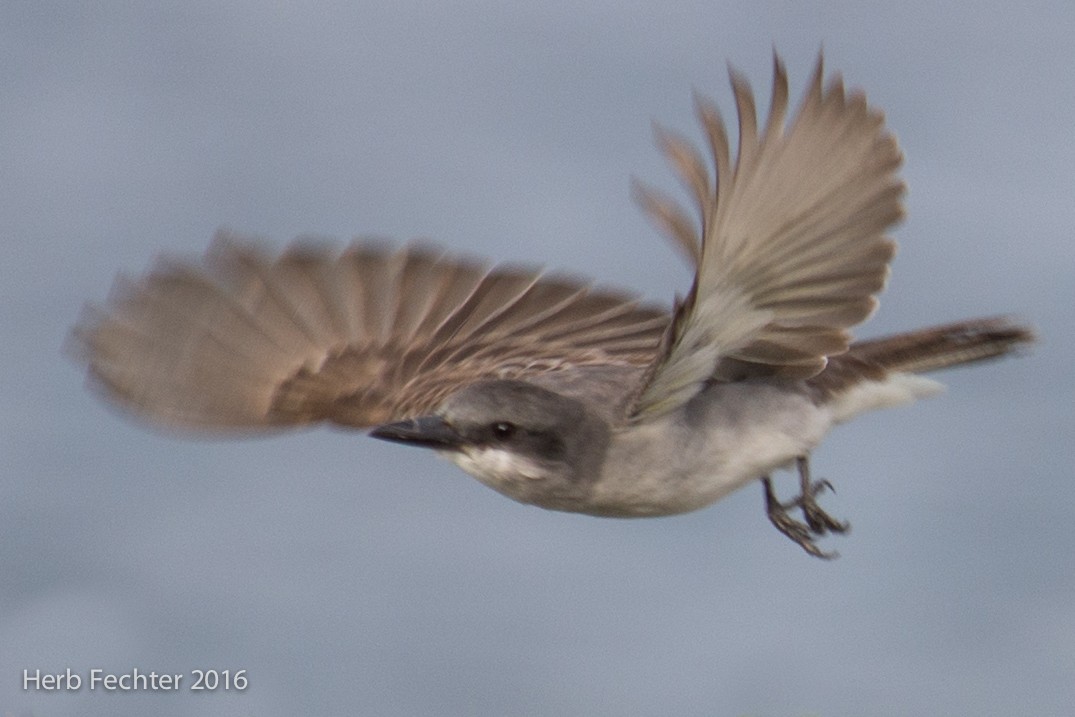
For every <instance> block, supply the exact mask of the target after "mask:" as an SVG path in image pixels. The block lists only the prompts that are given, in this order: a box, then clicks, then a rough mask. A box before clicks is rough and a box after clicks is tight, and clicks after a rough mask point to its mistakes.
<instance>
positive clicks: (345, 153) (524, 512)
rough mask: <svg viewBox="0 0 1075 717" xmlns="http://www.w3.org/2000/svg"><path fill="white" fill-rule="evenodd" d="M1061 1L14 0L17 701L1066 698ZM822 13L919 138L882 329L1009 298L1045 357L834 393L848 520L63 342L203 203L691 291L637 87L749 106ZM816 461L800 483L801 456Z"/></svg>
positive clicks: (208, 707)
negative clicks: (56, 681) (592, 495)
mask: <svg viewBox="0 0 1075 717" xmlns="http://www.w3.org/2000/svg"><path fill="white" fill-rule="evenodd" d="M1073 31H1075V7H1073V6H1072V5H1071V3H1069V2H1061V1H1059V0H1058V1H1057V2H1027V3H1018V4H1012V3H1002V2H975V3H970V2H952V3H943V4H937V3H926V2H905V3H892V2H810V1H804V2H778V1H776V0H760V1H758V2H753V3H741V2H713V1H710V2H689V1H685V0H663V1H662V2H651V3H643V2H608V1H604V2H581V3H580V2H560V1H558V0H553V1H551V2H542V3H531V4H520V5H512V6H510V7H509V6H508V5H507V4H502V3H494V2H459V3H436V2H409V1H407V0H402V1H400V2H394V3H383V4H382V3H373V4H371V3H364V2H358V3H339V2H309V3H303V4H301V5H299V4H294V5H292V4H283V3H258V2H234V3H218V2H207V1H202V0H193V1H191V2H187V3H183V4H175V5H169V6H162V5H158V4H156V3H146V4H141V3H138V4H135V3H103V4H99V5H98V4H88V3H86V4H83V3H65V2H56V3H54V2H35V3H5V4H4V5H3V7H2V9H0V67H2V68H3V71H2V72H0V187H2V191H0V240H2V241H3V247H4V259H3V261H2V262H0V287H2V292H3V310H2V311H0V332H2V334H0V336H2V340H0V715H3V716H4V717H8V716H14V717H23V716H27V715H34V716H43V717H59V716H62V715H80V716H86V715H91V716H92V715H146V714H154V715H163V716H170V715H191V716H193V715H214V716H217V715H253V714H257V715H261V716H263V717H273V716H276V715H280V716H284V715H287V716H290V715H307V714H309V715H336V714H339V715H344V714H347V715H353V714H369V715H374V714H375V715H385V716H390V715H409V716H410V715H431V716H432V715H464V714H465V715H657V714H661V715H792V716H798V715H824V716H825V717H839V716H845V715H846V716H852V715H866V714H868V715H911V714H975V715H980V716H981V715H998V716H999V715H1011V714H1033V715H1036V716H1039V717H1040V716H1043V715H1062V714H1070V709H1071V705H1073V704H1075V680H1073V679H1072V677H1073V675H1075V532H1073V531H1072V527H1071V526H1072V522H1071V519H1072V511H1073V509H1075V477H1073V475H1072V466H1073V465H1075V417H1073V408H1072V406H1073V399H1075V395H1073V394H1075V380H1073V376H1072V358H1071V357H1072V356H1073V355H1075V345H1073V339H1072V332H1071V329H1070V324H1071V317H1072V306H1073V300H1075V248H1073V247H1075V242H1073V241H1072V228H1073V227H1075V201H1073V197H1075V173H1073V170H1072V168H1073V167H1075V141H1073V139H1072V137H1073V135H1072V119H1071V118H1072V117H1073V116H1075V45H1073V43H1072V40H1071V38H1072V33H1073ZM774 47H775V48H777V49H778V50H779V51H780V53H781V54H782V55H783V57H784V58H785V60H786V62H787V66H788V71H789V74H790V76H791V87H792V94H793V96H795V97H798V96H800V95H801V92H802V89H803V86H804V84H805V82H806V80H807V78H808V76H809V73H810V71H811V69H812V66H813V64H814V61H815V59H816V56H817V54H818V51H819V49H820V48H822V47H823V48H824V52H825V60H826V64H827V66H828V67H829V68H830V70H833V71H835V70H839V71H841V72H842V73H843V75H844V76H845V78H846V79H847V81H848V83H849V84H850V85H852V86H856V87H862V88H864V89H865V90H866V91H867V94H868V97H869V99H870V101H871V103H873V104H874V105H876V106H879V107H882V108H884V109H885V111H886V113H887V118H888V121H889V124H890V126H891V128H892V130H893V131H894V132H895V133H896V134H897V135H898V137H899V139H900V142H901V146H902V147H903V149H904V152H905V153H906V156H907V160H906V168H905V172H904V176H905V178H906V180H907V182H908V184H909V188H910V191H909V195H908V198H907V205H908V210H909V215H908V219H907V221H906V222H905V223H904V224H903V225H902V226H901V227H900V228H899V229H898V231H897V232H896V235H895V236H896V238H897V239H898V240H899V242H900V246H901V250H900V254H899V256H898V257H897V259H896V262H895V265H894V270H893V277H892V281H891V283H890V284H889V288H888V290H887V292H886V293H885V295H884V296H883V297H882V307H881V310H880V312H879V313H878V314H877V316H876V317H875V318H874V319H873V320H872V321H871V322H870V323H869V324H867V325H866V326H864V327H863V328H862V330H861V331H860V335H861V336H874V335H879V334H882V333H886V332H893V331H900V330H905V329H910V328H915V327H919V326H923V325H927V324H930V323H935V322H943V321H949V320H955V319H960V318H966V317H973V316H979V315H990V314H995V313H1007V312H1011V313H1014V314H1016V315H1018V316H1021V317H1023V318H1025V319H1028V320H1029V321H1031V322H1032V323H1033V324H1035V325H1036V326H1037V328H1038V330H1039V332H1040V334H1041V337H1042V340H1041V342H1040V344H1039V345H1038V346H1037V347H1036V348H1035V349H1034V350H1033V352H1032V353H1031V354H1030V355H1028V356H1027V357H1025V358H1021V359H1017V360H1010V361H1005V362H1002V363H998V364H992V365H988V366H982V367H977V368H971V369H967V370H958V371H953V372H949V373H947V374H945V375H943V376H942V377H941V378H942V380H944V381H945V382H946V383H947V384H948V385H949V391H948V392H947V394H945V395H943V396H941V397H939V398H937V399H934V400H931V401H928V402H924V403H922V404H919V405H917V406H915V407H912V408H907V409H899V410H895V411H889V412H885V413H879V414H874V415H873V416H869V417H865V418H863V419H862V420H860V421H858V422H856V423H855V424H853V425H850V426H846V427H843V428H841V429H838V430H837V431H836V432H835V433H834V434H833V435H832V436H831V437H830V438H829V440H828V441H827V443H826V444H825V445H824V447H823V448H822V449H821V450H819V451H818V452H817V453H816V454H815V456H814V463H813V466H814V471H815V474H816V475H818V476H822V477H827V478H829V479H831V480H832V481H833V483H834V484H835V485H836V488H837V490H838V493H837V494H836V495H834V496H833V495H827V496H826V497H825V500H824V505H825V506H826V507H827V508H828V509H829V510H830V511H831V512H832V514H833V515H835V516H837V517H846V518H848V519H850V520H851V522H852V524H853V532H852V533H851V534H850V535H849V536H848V537H846V538H837V539H832V540H827V541H825V543H824V547H825V548H827V549H836V550H839V552H840V553H841V555H842V557H841V558H840V559H838V560H836V561H833V562H830V563H824V562H821V561H818V560H815V559H813V558H810V557H808V556H807V555H805V554H804V553H803V552H802V551H801V550H800V549H799V548H797V547H796V546H794V545H793V544H791V543H790V542H789V541H788V540H787V539H786V538H784V537H783V536H781V535H780V534H778V533H777V532H776V531H775V530H774V529H773V528H772V527H771V526H770V525H769V523H768V522H767V520H766V519H765V516H764V511H763V507H762V491H761V488H760V487H758V488H756V489H755V488H754V487H748V488H747V489H744V490H742V491H740V492H738V493H736V494H734V495H733V496H731V497H729V498H728V499H726V500H724V501H722V502H720V503H718V504H716V505H714V506H713V507H711V508H709V509H706V510H703V511H700V512H697V513H694V514H690V515H685V516H681V517H675V518H662V519H652V520H637V521H616V520H608V519H598V518H592V517H586V516H577V515H564V514H557V513H550V512H546V511H543V510H540V509H536V508H532V507H527V506H523V505H518V504H515V503H513V502H511V501H509V500H507V499H505V498H503V497H501V496H499V495H497V494H496V493H494V492H492V491H490V490H488V489H487V488H485V487H483V486H481V485H480V484H479V483H477V482H476V481H474V480H473V479H471V478H470V477H469V476H467V475H465V474H463V473H462V472H460V471H459V470H458V469H456V468H454V467H453V466H451V465H450V464H448V463H447V462H445V461H442V460H439V459H437V458H436V457H435V456H434V455H431V454H429V453H426V452H424V451H418V450H408V449H406V448H404V447H401V446H395V445H389V444H385V443H381V442H378V441H373V440H369V439H366V438H364V437H363V436H362V435H360V434H356V433H346V432H342V431H336V430H331V429H318V430H309V431H303V432H296V433H294V434H284V435H278V436H275V437H272V438H267V439H254V440H243V441H220V442H215V441H204V440H203V441H189V440H182V439H179V438H175V437H171V436H167V435H160V434H158V433H153V432H150V431H147V430H145V429H144V428H142V427H140V426H138V425H134V424H132V423H130V422H128V421H126V420H125V419H123V418H122V417H120V416H119V415H118V414H117V413H116V412H114V411H112V410H109V409H108V408H107V407H105V406H103V405H102V404H101V403H99V402H98V401H97V400H96V399H95V398H94V397H93V396H92V395H90V394H89V393H87V392H86V391H85V390H84V387H83V378H82V371H81V368H80V367H79V366H77V365H75V364H72V363H71V362H69V361H68V360H66V359H65V358H64V357H63V356H62V355H61V351H60V349H61V346H62V344H63V341H64V338H65V336H66V333H67V331H68V330H69V327H70V326H71V324H72V323H73V322H74V321H75V320H76V318H77V316H78V313H79V311H80V308H81V306H82V305H83V303H84V302H85V301H87V300H92V301H101V300H103V299H104V298H105V297H106V296H107V294H108V291H109V287H110V286H111V284H112V281H113V279H114V277H115V275H116V273H117V272H119V271H124V272H132V273H139V272H142V271H144V270H145V269H146V268H147V267H148V266H149V264H150V263H151V262H152V261H153V259H154V258H155V257H156V256H158V255H159V254H160V253H162V252H165V253H178V254H186V255H197V254H199V253H200V252H201V251H203V250H204V248H205V247H206V246H207V245H208V243H209V240H210V237H211V235H212V234H213V232H214V231H215V230H216V229H218V228H220V227H228V228H231V229H233V230H235V231H238V232H241V233H245V234H251V235H256V236H261V237H264V239H265V240H266V242H268V243H270V244H272V245H275V246H282V245H283V244H284V243H286V242H287V241H288V240H290V239H291V238H293V237H295V236H297V235H302V234H306V235H309V234H313V235H317V236H324V237H330V238H335V239H338V240H339V241H341V242H342V241H346V240H347V239H349V238H350V237H352V236H355V235H377V236H383V237H389V238H393V239H396V240H400V241H402V240H406V239H409V238H413V237H424V238H428V239H430V240H433V241H436V242H439V243H441V244H443V245H445V246H447V247H450V248H451V249H453V250H455V251H461V252H466V253H472V254H478V255H482V256H486V257H489V258H491V259H493V260H497V261H504V260H522V261H527V262H534V263H543V264H548V265H550V266H552V267H567V268H570V269H571V270H573V271H575V272H577V273H581V274H584V275H589V276H593V277H595V278H598V279H600V280H601V281H602V282H607V283H610V284H614V285H622V286H624V287H628V288H631V289H634V290H636V291H638V292H639V293H641V294H642V295H644V296H646V297H648V298H650V299H655V300H661V301H670V300H671V297H672V295H673V294H674V293H675V292H677V291H678V292H680V293H682V292H684V291H686V289H687V286H688V282H689V274H688V272H687V270H686V268H685V267H684V266H683V264H682V263H681V262H680V260H679V257H678V256H677V255H675V254H674V253H673V252H672V251H671V250H670V248H669V247H668V246H667V245H666V244H665V243H663V241H662V240H661V239H659V238H658V237H657V235H656V233H655V232H654V231H653V230H652V229H651V228H650V227H649V225H648V224H647V222H646V220H645V219H644V218H643V217H642V216H641V214H640V213H639V212H638V211H637V210H636V208H635V207H634V206H633V205H632V203H631V201H630V198H629V192H628V187H629V178H630V176H631V175H636V176H638V177H640V178H643V179H645V180H646V181H648V182H650V183H654V184H656V185H658V186H660V187H663V188H666V189H668V190H669V191H677V189H678V188H677V185H676V182H675V180H674V178H673V176H672V174H671V173H670V172H669V171H668V170H667V169H666V168H665V167H664V165H663V161H662V160H661V158H660V156H659V155H658V153H657V152H656V150H655V149H654V148H653V146H652V141H651V130H650V122H651V121H652V120H657V121H659V122H661V123H662V124H664V125H667V126H669V127H672V128H677V129H680V130H683V131H685V132H687V133H688V135H689V136H691V137H694V138H700V133H699V132H698V131H697V130H696V128H695V124H694V119H693V116H692V103H691V92H692V90H698V91H700V92H702V93H704V94H708V95H710V96H712V97H714V98H715V99H716V100H717V101H718V102H719V103H720V105H721V106H722V107H723V108H724V110H725V115H726V117H727V118H728V119H729V120H732V119H733V118H734V111H733V110H732V104H731V93H730V91H729V88H728V83H727V73H726V63H727V62H731V63H732V64H734V65H735V66H736V67H737V68H739V69H740V70H742V71H743V72H744V73H745V74H746V75H747V76H748V77H749V78H751V80H752V81H753V83H754V87H755V90H756V91H757V93H758V94H759V95H760V96H761V98H760V100H759V107H760V109H761V110H762V111H766V109H767V106H768V92H769V79H770V75H771V63H772V57H771V56H772V51H773V48H774ZM792 484H793V478H792V477H791V476H790V474H785V475H783V476H782V477H781V481H780V485H782V486H783V490H785V491H790V490H791V487H792ZM65 668H71V669H72V670H73V671H74V672H76V673H81V674H83V675H85V674H88V671H89V670H90V669H91V668H101V669H106V670H112V671H117V672H128V671H130V670H131V669H133V668H137V669H139V670H141V671H143V672H148V671H150V670H154V671H156V672H158V673H183V674H185V675H186V678H185V680H186V681H185V682H184V686H187V685H189V684H190V681H191V680H192V677H191V675H192V671H193V670H195V669H202V670H205V669H217V670H224V669H228V670H232V671H235V670H246V675H247V676H248V679H249V686H248V687H247V689H246V690H245V691H243V692H241V693H237V692H228V693H226V692H222V691H219V690H218V691H216V692H213V693H196V692H195V693H192V692H189V691H187V690H185V689H184V690H181V691H179V692H178V693H176V692H163V693H138V694H133V693H128V694H120V693H113V694H103V693H101V692H99V691H98V692H92V693H91V692H89V691H88V690H87V689H86V688H85V687H83V689H82V690H81V691H78V692H73V693H57V692H52V693H45V692H34V691H32V690H31V691H24V690H23V689H22V674H23V670H24V669H29V670H31V672H32V671H33V670H35V669H41V670H43V671H47V672H62V671H63V670H64V669H65Z"/></svg>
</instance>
